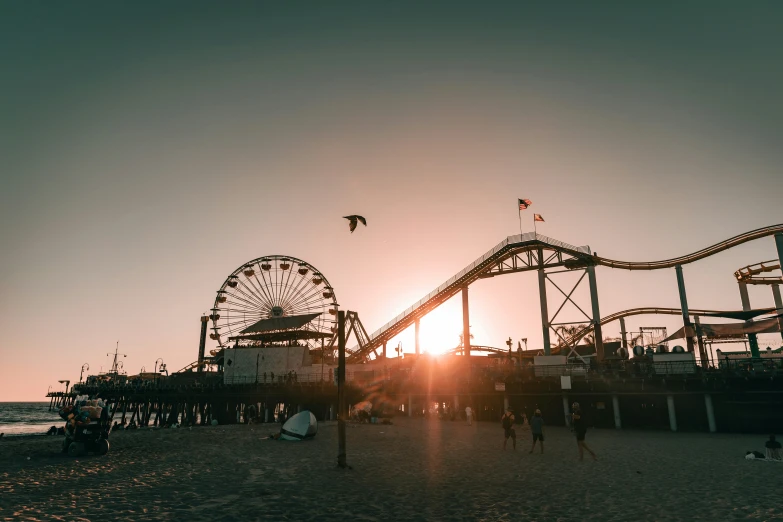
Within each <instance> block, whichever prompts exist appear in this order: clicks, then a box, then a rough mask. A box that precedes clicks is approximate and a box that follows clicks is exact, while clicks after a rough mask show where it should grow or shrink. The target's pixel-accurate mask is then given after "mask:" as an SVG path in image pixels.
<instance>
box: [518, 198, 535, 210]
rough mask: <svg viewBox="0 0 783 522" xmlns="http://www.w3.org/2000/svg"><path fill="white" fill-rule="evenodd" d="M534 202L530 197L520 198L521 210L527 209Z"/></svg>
mask: <svg viewBox="0 0 783 522" xmlns="http://www.w3.org/2000/svg"><path fill="white" fill-rule="evenodd" d="M532 204H533V202H532V201H530V200H529V199H520V200H519V210H525V209H527V207H529V206H530V205H532Z"/></svg>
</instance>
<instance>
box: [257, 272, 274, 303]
mask: <svg viewBox="0 0 783 522" xmlns="http://www.w3.org/2000/svg"><path fill="white" fill-rule="evenodd" d="M267 276H269V281H267V279H266V278H267ZM261 279H262V280H263V281H264V283H263V284H261V281H258V276H256V282H257V283H258V286H260V287H262V288H263V289H264V293H266V295H268V296H269V302H270V303H272V306H274V305H275V304H276V300H275V293H274V289H273V288H272V277H271V275H270V274H269V273H268V272H267V271H266V270H261Z"/></svg>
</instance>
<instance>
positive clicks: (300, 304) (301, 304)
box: [291, 294, 325, 310]
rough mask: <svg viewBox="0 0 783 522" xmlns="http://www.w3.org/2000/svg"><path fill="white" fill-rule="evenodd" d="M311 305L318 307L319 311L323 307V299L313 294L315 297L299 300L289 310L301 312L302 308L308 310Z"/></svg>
mask: <svg viewBox="0 0 783 522" xmlns="http://www.w3.org/2000/svg"><path fill="white" fill-rule="evenodd" d="M313 305H315V306H318V307H319V308H321V309H323V308H324V307H325V303H324V302H323V299H321V297H320V296H319V295H318V294H315V295H311V296H310V297H309V298H302V299H299V300H298V301H297V302H296V303H294V304H292V305H291V309H292V310H301V309H303V308H310V307H312V306H313Z"/></svg>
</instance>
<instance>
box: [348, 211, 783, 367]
mask: <svg viewBox="0 0 783 522" xmlns="http://www.w3.org/2000/svg"><path fill="white" fill-rule="evenodd" d="M778 233H783V224H780V225H772V226H769V227H764V228H759V229H756V230H751V231H750V232H746V233H744V234H740V235H738V236H734V237H732V238H730V239H727V240H726V241H722V242H720V243H717V244H715V245H712V246H710V247H707V248H704V249H702V250H699V251H698V252H694V253H692V254H688V255H686V256H682V257H677V258H673V259H667V260H663V261H653V262H639V261H616V260H613V259H607V258H603V257H598V256H596V255H593V254H592V253H591V251H590V248H589V247H586V246H583V247H576V246H573V245H569V244H568V243H563V242H562V241H558V240H556V239H552V238H549V237H546V236H543V235H541V234H535V233H527V234H518V235H515V236H509V237H507V238H506V239H505V240H504V241H502V242H500V243H499V244H497V245H496V246H495V247H494V248H493V249H491V250H490V251H488V252H487V253H486V254H484V255H483V256H482V257H480V258H479V259H477V260H476V261H474V262H473V263H471V264H470V265H468V266H467V267H465V268H464V269H462V270H461V271H460V272H458V273H457V274H456V275H454V276H452V277H451V278H450V279H449V280H448V281H446V282H445V283H443V284H442V285H440V286H439V287H438V288H436V289H435V290H433V291H432V292H430V293H429V294H427V295H426V296H424V297H423V298H422V299H420V300H419V301H418V302H416V303H414V304H413V305H412V306H410V307H408V309H407V310H405V311H404V312H402V313H401V314H399V315H398V316H397V317H395V318H394V319H392V320H391V321H389V322H388V323H386V324H385V325H384V326H382V327H381V328H379V329H378V330H377V331H375V332H373V334H372V335H370V340H369V342H367V343H366V344H364V346H356V347H354V348H353V349H352V350H350V351H349V352H350V355H349V356H348V361H349V362H362V361H364V360H366V359H367V358H368V357H369V355H370V353H372V352H374V351H375V350H376V349H377V348H379V347H380V346H381V345H383V344H384V343H385V342H388V341H389V340H391V339H392V338H393V337H395V336H397V335H398V334H399V333H401V332H402V331H403V330H405V329H406V328H408V327H409V326H410V325H412V324H413V323H415V322H416V320H417V319H420V318H421V317H423V316H425V315H427V314H428V313H429V312H431V311H432V310H434V309H435V308H437V307H438V306H440V305H441V304H443V303H444V302H445V301H447V300H449V299H450V298H452V297H453V296H455V295H456V294H457V293H459V292H460V291H461V290H462V288H464V287H467V286H469V285H470V284H471V283H474V282H475V281H477V280H478V279H482V278H486V277H494V276H497V275H502V274H507V273H514V272H524V271H528V270H537V269H539V268H553V267H566V268H568V269H579V268H584V267H587V266H591V265H593V266H595V265H602V266H608V267H610V268H620V269H626V270H659V269H663V268H672V267H674V266H677V265H684V264H688V263H693V262H694V261H698V260H700V259H704V258H705V257H708V256H711V255H714V254H717V253H719V252H722V251H724V250H728V249H729V248H732V247H735V246H737V245H741V244H743V243H746V242H748V241H753V240H754V239H759V238H762V237H766V236H771V235H774V234H778ZM545 251H546V254H545ZM639 310H641V309H639ZM658 310H665V309H662V308H661V309H658ZM637 313H645V312H637ZM664 313H665V312H664ZM678 313H680V312H679V310H678ZM602 324H603V323H602Z"/></svg>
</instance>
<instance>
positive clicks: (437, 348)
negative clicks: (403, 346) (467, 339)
mask: <svg viewBox="0 0 783 522" xmlns="http://www.w3.org/2000/svg"><path fill="white" fill-rule="evenodd" d="M452 308H456V309H454V310H452ZM461 333H462V317H461V315H460V310H459V308H458V307H450V306H441V307H440V308H437V309H436V310H434V311H433V312H432V313H430V314H428V315H427V316H425V317H424V318H422V320H421V331H420V333H419V343H420V345H421V351H422V353H430V354H433V355H439V354H442V353H445V352H447V351H449V350H452V349H454V348H456V347H457V346H458V345H459V342H460V337H459V336H460V334H461ZM474 335H475V334H474Z"/></svg>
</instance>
